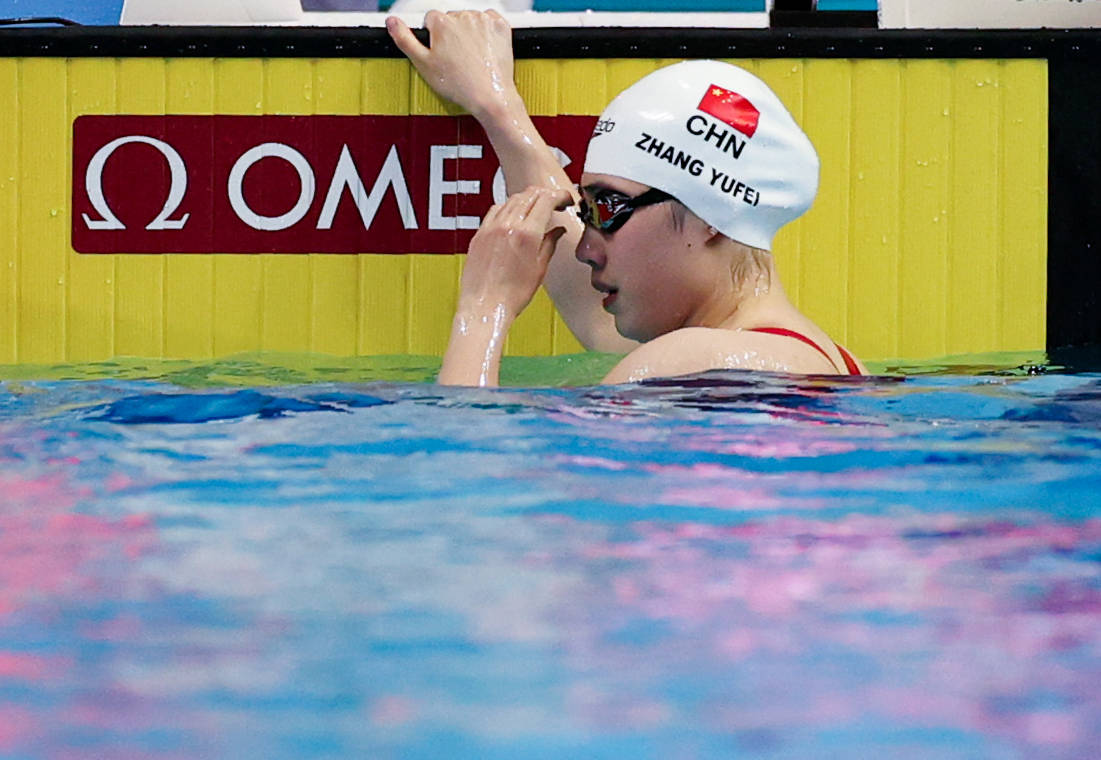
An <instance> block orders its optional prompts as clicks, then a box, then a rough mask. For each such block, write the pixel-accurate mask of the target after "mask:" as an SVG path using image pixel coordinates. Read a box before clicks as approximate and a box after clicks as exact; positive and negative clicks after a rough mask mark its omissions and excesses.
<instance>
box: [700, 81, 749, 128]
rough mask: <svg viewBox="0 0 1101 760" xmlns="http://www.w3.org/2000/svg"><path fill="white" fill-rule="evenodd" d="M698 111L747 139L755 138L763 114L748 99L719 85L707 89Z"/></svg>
mask: <svg viewBox="0 0 1101 760" xmlns="http://www.w3.org/2000/svg"><path fill="white" fill-rule="evenodd" d="M696 109H697V110H700V111H703V112H704V113H705V114H708V115H710V116H714V117H715V118H716V119H718V120H719V121H721V122H723V123H724V124H728V125H730V126H731V127H734V129H736V130H738V131H739V132H741V133H742V134H743V135H745V136H746V137H753V134H754V133H755V132H756V131H757V122H758V121H759V120H760V118H761V112H760V111H758V110H757V108H756V106H754V105H753V104H752V103H750V102H749V100H748V99H746V98H744V97H742V96H741V95H739V94H738V93H736V92H734V91H733V90H727V89H725V88H723V87H719V86H718V85H717V84H713V85H711V86H710V87H708V88H707V92H705V93H704V95H703V98H702V99H701V100H700V104H699V105H698V106H696Z"/></svg>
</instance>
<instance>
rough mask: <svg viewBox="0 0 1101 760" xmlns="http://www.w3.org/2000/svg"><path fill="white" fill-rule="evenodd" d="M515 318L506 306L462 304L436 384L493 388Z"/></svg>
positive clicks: (454, 322) (457, 311) (454, 321)
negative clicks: (506, 340) (506, 339)
mask: <svg viewBox="0 0 1101 760" xmlns="http://www.w3.org/2000/svg"><path fill="white" fill-rule="evenodd" d="M515 318H516V317H515V315H514V314H511V313H510V312H509V311H508V310H507V309H506V308H505V305H504V304H501V303H498V304H489V303H485V302H478V303H474V304H460V306H459V308H458V309H457V310H456V311H455V318H454V319H453V320H452V322H451V338H450V340H449V341H448V343H447V352H446V353H445V354H444V357H443V365H442V366H441V367H440V374H439V377H438V378H437V382H438V383H439V384H440V385H467V386H478V387H490V388H494V387H496V386H497V385H498V381H499V376H500V371H501V355H502V354H503V353H504V348H505V338H506V337H507V336H508V330H509V328H510V327H511V326H512V322H513V320H514V319H515Z"/></svg>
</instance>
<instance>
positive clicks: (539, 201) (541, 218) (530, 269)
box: [460, 187, 573, 318]
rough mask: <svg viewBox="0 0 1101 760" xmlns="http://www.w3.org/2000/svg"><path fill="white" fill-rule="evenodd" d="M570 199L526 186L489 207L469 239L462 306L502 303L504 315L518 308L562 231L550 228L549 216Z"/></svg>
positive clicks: (526, 299) (512, 314)
mask: <svg viewBox="0 0 1101 760" xmlns="http://www.w3.org/2000/svg"><path fill="white" fill-rule="evenodd" d="M572 202H573V198H572V197H571V196H570V194H569V193H568V192H567V191H565V190H552V189H550V188H547V187H529V188H528V189H526V190H523V191H521V192H519V193H516V194H515V195H512V196H510V197H509V198H508V199H507V200H506V201H505V202H504V203H502V204H499V205H497V206H493V207H492V208H491V209H490V210H489V212H488V213H487V214H486V216H485V219H484V220H482V226H481V227H480V228H479V229H478V233H477V234H476V235H475V236H474V239H473V240H471V241H470V248H469V250H468V252H467V257H466V265H465V266H464V268H463V277H462V289H461V295H460V300H461V301H464V302H466V303H465V305H466V306H473V305H476V304H480V305H483V306H485V305H488V306H490V307H496V306H503V307H504V309H505V312H506V314H507V315H508V316H509V317H510V318H512V317H516V316H517V315H518V314H519V313H520V312H521V311H523V309H524V307H526V306H527V305H528V303H529V302H530V301H531V299H532V296H534V295H535V291H536V290H538V289H539V285H540V284H541V283H542V282H543V277H544V276H545V275H546V272H547V265H548V263H549V262H550V258H551V255H552V254H553V253H554V246H555V244H556V243H557V242H558V239H559V238H560V237H562V235H563V234H564V233H565V231H566V228H565V227H562V226H551V217H552V214H553V213H554V212H555V211H556V210H561V209H563V208H565V207H566V206H568V205H569V204H571V203H572ZM462 305H463V304H461V305H460V308H461V307H462Z"/></svg>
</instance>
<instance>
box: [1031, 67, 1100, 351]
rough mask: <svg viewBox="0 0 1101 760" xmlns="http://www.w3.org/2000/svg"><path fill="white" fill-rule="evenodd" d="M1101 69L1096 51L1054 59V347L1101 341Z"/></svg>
mask: <svg viewBox="0 0 1101 760" xmlns="http://www.w3.org/2000/svg"><path fill="white" fill-rule="evenodd" d="M1099 70H1101V60H1099V59H1098V58H1096V57H1094V58H1092V59H1089V58H1082V57H1078V56H1053V57H1052V58H1051V59H1050V61H1049V63H1048V257H1047V259H1048V286H1047V292H1048V302H1047V345H1048V350H1049V351H1050V350H1052V349H1055V348H1060V347H1063V346H1083V345H1096V344H1101V75H1099V74H1098V71H1099ZM1010 243H1012V241H1010Z"/></svg>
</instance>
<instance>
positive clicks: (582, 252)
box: [574, 227, 604, 271]
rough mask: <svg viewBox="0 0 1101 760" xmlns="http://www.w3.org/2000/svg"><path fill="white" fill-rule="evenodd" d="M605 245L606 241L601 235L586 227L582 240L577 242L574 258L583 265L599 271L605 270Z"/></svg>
mask: <svg viewBox="0 0 1101 760" xmlns="http://www.w3.org/2000/svg"><path fill="white" fill-rule="evenodd" d="M603 243H604V241H603V239H602V238H601V236H600V234H599V233H597V232H596V231H595V230H593V229H590V228H589V227H586V228H585V231H584V232H583V233H582V234H581V239H580V240H579V241H577V250H576V251H575V252H574V256H576V257H577V260H578V261H580V262H581V263H582V264H588V265H589V266H591V267H592V268H593V269H596V270H598V271H599V270H601V269H603V268H604V245H603Z"/></svg>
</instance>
